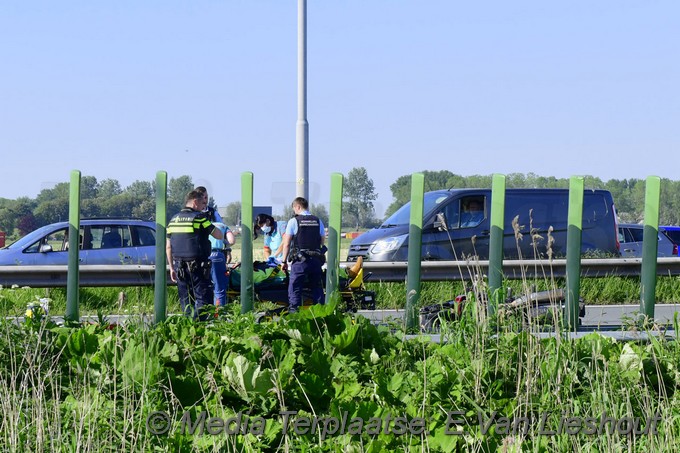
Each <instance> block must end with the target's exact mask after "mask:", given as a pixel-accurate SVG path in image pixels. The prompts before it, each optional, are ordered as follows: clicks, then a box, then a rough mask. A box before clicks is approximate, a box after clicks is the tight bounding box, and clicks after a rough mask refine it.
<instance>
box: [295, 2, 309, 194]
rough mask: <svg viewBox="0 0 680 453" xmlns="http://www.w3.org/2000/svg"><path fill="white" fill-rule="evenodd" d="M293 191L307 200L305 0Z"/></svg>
mask: <svg viewBox="0 0 680 453" xmlns="http://www.w3.org/2000/svg"><path fill="white" fill-rule="evenodd" d="M295 138H296V141H295V189H296V190H295V193H296V196H298V197H304V198H306V199H307V200H309V123H308V122H307V0H298V119H297V124H296V134H295Z"/></svg>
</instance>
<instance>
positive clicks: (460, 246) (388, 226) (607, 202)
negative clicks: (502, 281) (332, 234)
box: [347, 189, 619, 261]
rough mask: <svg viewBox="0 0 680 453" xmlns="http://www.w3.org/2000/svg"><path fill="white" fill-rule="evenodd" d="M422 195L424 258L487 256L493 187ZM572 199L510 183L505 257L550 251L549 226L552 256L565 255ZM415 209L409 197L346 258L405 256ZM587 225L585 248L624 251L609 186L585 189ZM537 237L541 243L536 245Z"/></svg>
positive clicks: (564, 192) (561, 193) (562, 191)
mask: <svg viewBox="0 0 680 453" xmlns="http://www.w3.org/2000/svg"><path fill="white" fill-rule="evenodd" d="M423 201H424V206H423V228H422V255H421V256H422V259H423V260H460V259H464V257H467V256H473V255H477V256H478V257H479V258H480V259H488V257H489V237H490V231H491V225H490V219H489V216H490V211H491V190H490V189H455V190H438V191H434V192H427V193H426V194H425V195H424V200H423ZM568 201H569V191H568V190H566V189H508V190H507V191H506V193H505V219H504V222H505V229H504V233H503V234H504V239H503V254H504V257H505V258H508V259H517V258H519V257H520V256H521V257H523V258H538V257H546V256H547V247H546V246H547V243H548V230H549V229H550V228H552V231H551V232H550V235H551V236H552V239H553V240H554V242H553V243H552V245H551V250H552V253H553V257H564V256H566V251H567V248H566V247H567V224H568V223H567V211H568ZM475 208H479V209H480V210H481V212H478V211H477V210H476V209H475ZM410 215H411V203H410V202H409V203H407V204H405V205H404V206H402V207H401V208H399V209H398V210H397V211H396V212H395V213H394V214H392V215H391V216H390V217H389V218H388V219H387V220H385V221H384V222H383V224H382V225H380V226H379V227H378V228H374V229H372V230H369V231H367V232H366V233H364V234H362V235H361V236H359V237H357V238H355V239H354V240H353V241H352V243H351V244H350V247H349V252H348V256H347V260H348V261H355V260H356V259H357V258H358V257H360V256H361V257H364V259H366V260H368V261H406V260H407V259H408V236H409V223H410ZM515 219H517V220H516V222H514V220H515ZM513 222H514V223H515V224H516V226H517V233H520V234H521V235H522V238H521V239H520V240H518V239H516V232H515V228H514V227H513ZM582 225H583V227H582V235H581V250H582V252H584V253H587V252H601V253H602V254H603V255H605V256H606V255H610V256H618V255H619V244H618V242H617V221H616V210H615V208H614V201H613V199H612V195H611V193H610V192H608V191H606V190H587V191H585V192H584V202H583V221H582ZM473 238H474V241H473ZM532 238H533V239H534V241H532ZM533 242H535V243H536V244H537V247H536V249H535V248H534V244H533Z"/></svg>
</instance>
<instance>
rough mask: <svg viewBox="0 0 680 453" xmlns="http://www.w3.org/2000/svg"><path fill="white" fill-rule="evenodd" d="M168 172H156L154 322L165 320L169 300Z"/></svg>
mask: <svg viewBox="0 0 680 453" xmlns="http://www.w3.org/2000/svg"><path fill="white" fill-rule="evenodd" d="M167 201H168V174H167V173H166V172H164V171H159V172H158V173H156V269H155V271H154V290H153V293H154V304H153V305H154V314H155V315H154V322H156V323H159V322H163V321H165V317H166V313H167V310H166V309H167V301H168V297H167V296H168V271H167V266H166V261H167V255H166V254H165V241H166V233H167V226H168V218H167V206H168V204H167Z"/></svg>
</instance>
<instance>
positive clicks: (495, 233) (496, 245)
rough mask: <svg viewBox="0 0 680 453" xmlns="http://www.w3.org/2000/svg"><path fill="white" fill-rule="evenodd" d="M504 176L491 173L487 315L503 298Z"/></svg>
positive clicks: (491, 312)
mask: <svg viewBox="0 0 680 453" xmlns="http://www.w3.org/2000/svg"><path fill="white" fill-rule="evenodd" d="M504 219H505V176H504V175H498V174H496V175H493V182H492V186H491V236H490V237H489V310H488V311H489V315H493V314H494V313H495V312H496V308H498V304H499V303H500V302H501V301H502V300H503V288H502V285H503V239H504V234H503V233H504V231H505V224H504Z"/></svg>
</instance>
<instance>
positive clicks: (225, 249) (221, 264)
mask: <svg viewBox="0 0 680 453" xmlns="http://www.w3.org/2000/svg"><path fill="white" fill-rule="evenodd" d="M194 190H196V191H197V192H200V193H201V194H203V199H204V200H203V201H204V202H205V206H206V207H205V209H203V212H205V214H206V216H207V217H208V220H210V222H211V223H212V224H213V225H215V227H216V228H217V229H219V230H220V231H221V232H222V235H223V236H224V238H223V239H215V238H214V237H213V236H210V238H209V239H210V246H211V248H212V249H211V252H210V256H209V257H208V259H210V268H211V269H212V270H211V274H212V282H213V293H214V296H215V306H217V307H219V306H224V305H226V303H227V289H228V286H229V279H228V278H227V275H226V273H227V263H228V262H231V246H232V245H234V243H235V242H236V239H235V238H234V233H232V232H231V230H230V229H229V227H228V226H227V225H225V224H224V223H223V222H222V216H220V213H219V212H218V211H217V209H215V208H214V207H212V206H210V197H209V196H208V189H206V188H205V186H198V187H196V188H195V189H194Z"/></svg>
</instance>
